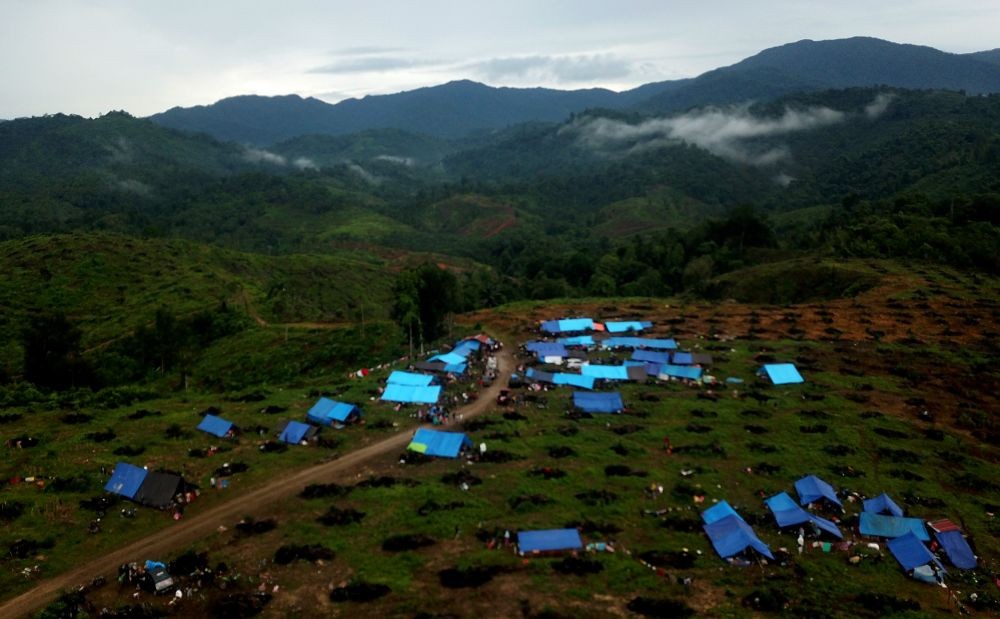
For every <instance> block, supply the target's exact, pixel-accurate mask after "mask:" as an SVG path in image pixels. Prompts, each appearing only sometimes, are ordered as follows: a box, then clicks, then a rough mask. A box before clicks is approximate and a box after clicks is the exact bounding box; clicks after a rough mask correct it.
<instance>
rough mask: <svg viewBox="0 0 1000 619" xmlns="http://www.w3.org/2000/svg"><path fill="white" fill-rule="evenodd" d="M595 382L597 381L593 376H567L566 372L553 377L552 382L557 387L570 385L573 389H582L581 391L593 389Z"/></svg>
mask: <svg viewBox="0 0 1000 619" xmlns="http://www.w3.org/2000/svg"><path fill="white" fill-rule="evenodd" d="M595 380H597V379H595V378H594V377H593V376H582V375H580V374H566V373H564V372H559V373H556V374H553V375H552V382H553V383H554V384H556V385H570V386H571V387H580V388H581V389H593V388H594V381H595Z"/></svg>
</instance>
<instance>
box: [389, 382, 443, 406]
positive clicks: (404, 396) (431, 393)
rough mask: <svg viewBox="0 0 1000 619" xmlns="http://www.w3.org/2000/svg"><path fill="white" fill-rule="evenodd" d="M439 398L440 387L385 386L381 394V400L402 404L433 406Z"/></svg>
mask: <svg viewBox="0 0 1000 619" xmlns="http://www.w3.org/2000/svg"><path fill="white" fill-rule="evenodd" d="M440 397H441V387H440V386H439V385H434V386H431V387H418V386H412V385H396V384H389V385H386V387H385V391H383V392H382V400H384V401H386V402H402V403H404V404H434V403H436V402H437V401H438V398H440Z"/></svg>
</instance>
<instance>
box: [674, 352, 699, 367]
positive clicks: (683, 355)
mask: <svg viewBox="0 0 1000 619" xmlns="http://www.w3.org/2000/svg"><path fill="white" fill-rule="evenodd" d="M670 359H671V362H672V363H673V364H674V365H692V364H693V363H694V356H693V355H692V354H691V353H689V352H675V353H674V354H672V355H671V356H670Z"/></svg>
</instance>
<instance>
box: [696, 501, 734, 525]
mask: <svg viewBox="0 0 1000 619" xmlns="http://www.w3.org/2000/svg"><path fill="white" fill-rule="evenodd" d="M729 516H736V517H737V518H741V516H740V515H739V514H738V513H736V510H735V509H733V508H732V506H731V505H729V502H728V501H719V502H718V503H716V504H715V505H713V506H711V507H709V508H708V509H706V510H705V511H703V512H701V519H702V520H703V521H704V522H705V524H712V523H713V522H715V521H717V520H722V519H723V518H728V517H729Z"/></svg>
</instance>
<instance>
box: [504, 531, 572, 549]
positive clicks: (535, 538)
mask: <svg viewBox="0 0 1000 619" xmlns="http://www.w3.org/2000/svg"><path fill="white" fill-rule="evenodd" d="M517 547H518V550H519V551H520V552H521V554H524V553H526V552H555V551H560V550H580V549H582V548H583V541H582V540H580V532H579V531H577V530H576V529H547V530H544V531H521V532H519V533H518V534H517Z"/></svg>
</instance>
